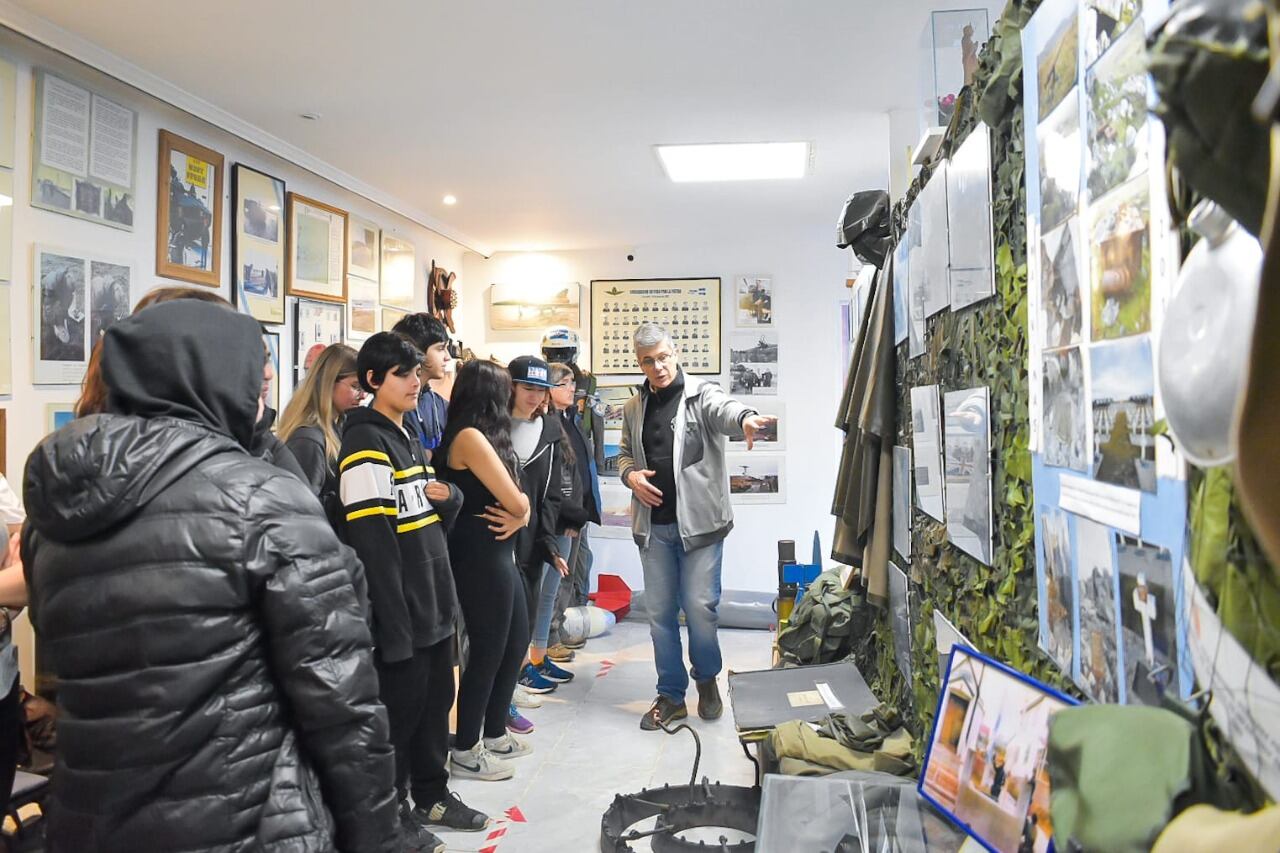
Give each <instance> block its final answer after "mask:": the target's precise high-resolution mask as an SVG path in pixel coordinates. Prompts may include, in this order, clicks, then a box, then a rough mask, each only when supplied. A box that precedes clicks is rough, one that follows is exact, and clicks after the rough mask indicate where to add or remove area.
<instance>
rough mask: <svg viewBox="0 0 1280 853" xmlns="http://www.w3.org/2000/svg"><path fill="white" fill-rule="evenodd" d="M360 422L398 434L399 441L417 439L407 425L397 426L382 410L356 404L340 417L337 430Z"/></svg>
mask: <svg viewBox="0 0 1280 853" xmlns="http://www.w3.org/2000/svg"><path fill="white" fill-rule="evenodd" d="M406 417H408V415H406ZM361 424H368V425H369V426H373V427H377V428H378V429H381V430H386V431H387V432H389V433H391V434H392V435H395V436H399V438H400V440H401V441H404V440H407V439H411V440H414V441H416V440H417V439H415V438H413V434H412V433H411V432H409V427H407V426H402V427H397V426H396V424H395V421H393V420H391V418H389V417H387V416H386V415H384V414H382V412H379V411H378V410H377V409H375V408H374V407H373V406H356V407H355V408H354V409H352V410H351V411H349V412H347V413H346V414H345V415H343V417H342V424H341V426H340V427H339V430H340V431H341V432H346V431H347V430H349V429H352V428H354V427H357V426H360V425H361ZM317 429H318V427H317ZM322 440H323V439H322Z"/></svg>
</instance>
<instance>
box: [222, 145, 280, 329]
mask: <svg viewBox="0 0 1280 853" xmlns="http://www.w3.org/2000/svg"><path fill="white" fill-rule="evenodd" d="M231 204H232V225H233V228H232V231H233V234H232V240H231V269H232V273H231V292H232V294H233V295H234V297H235V300H236V306H237V307H238V308H239V309H240V310H241V311H243V312H244V313H246V314H248V315H249V316H250V317H252V318H253V319H255V320H257V321H258V322H260V323H272V324H275V325H279V324H281V323H283V322H284V313H285V312H284V288H283V287H281V281H282V280H283V278H284V250H285V240H284V232H285V228H284V213H285V185H284V181H282V180H280V179H279V178H276V177H273V176H271V175H268V174H266V173H265V172H259V171H258V170H257V169H252V168H250V167H248V166H246V165H244V164H243V163H237V164H235V166H233V167H232V169H231Z"/></svg>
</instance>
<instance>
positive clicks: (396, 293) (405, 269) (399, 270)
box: [380, 234, 417, 329]
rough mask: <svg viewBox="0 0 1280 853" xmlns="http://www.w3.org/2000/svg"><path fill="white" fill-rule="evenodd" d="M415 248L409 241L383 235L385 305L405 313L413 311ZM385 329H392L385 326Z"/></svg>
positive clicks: (415, 266)
mask: <svg viewBox="0 0 1280 853" xmlns="http://www.w3.org/2000/svg"><path fill="white" fill-rule="evenodd" d="M414 257H415V251H414V246H413V244H412V243H410V242H409V241H408V240H401V239H400V238H399V237H392V236H391V235H389V234H383V235H382V279H381V281H382V294H381V297H380V299H381V301H382V304H383V305H393V306H395V307H396V308H400V309H403V310H405V311H411V310H413V295H414V281H415V278H414V277H415V276H416V275H417V262H416V261H415V259H414ZM383 328H384V329H389V328H391V327H390V326H385V325H384V326H383Z"/></svg>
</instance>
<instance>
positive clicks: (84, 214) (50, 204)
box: [31, 69, 138, 231]
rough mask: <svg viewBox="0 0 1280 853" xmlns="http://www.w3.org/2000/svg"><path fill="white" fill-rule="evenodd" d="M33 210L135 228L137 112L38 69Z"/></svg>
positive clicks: (33, 160) (122, 227)
mask: <svg viewBox="0 0 1280 853" xmlns="http://www.w3.org/2000/svg"><path fill="white" fill-rule="evenodd" d="M35 78H36V79H35V83H36V86H35V98H36V116H35V127H34V131H35V145H34V146H33V148H32V151H31V159H32V164H31V206H32V207H39V208H43V209H44V210H52V211H54V212H56V213H63V214H66V215H67V216H75V217H78V218H80V219H88V220H90V221H92V222H97V223H100V224H102V225H110V226H111V227H112V228H120V229H122V230H124V231H132V230H133V215H134V209H135V198H134V183H135V176H134V152H135V149H136V142H137V134H138V114H137V113H136V112H134V111H133V110H131V109H129V108H128V107H124V106H121V105H120V104H117V103H116V102H115V101H112V100H110V99H108V98H104V97H102V96H101V95H99V94H97V93H96V92H91V91H89V90H88V89H85V88H82V87H80V86H77V85H76V84H74V83H71V82H69V81H67V80H63V79H62V78H61V77H58V76H56V75H54V74H51V73H49V72H48V71H44V70H42V69H36V73H35Z"/></svg>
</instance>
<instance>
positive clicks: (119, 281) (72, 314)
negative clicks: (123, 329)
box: [31, 246, 133, 385]
mask: <svg viewBox="0 0 1280 853" xmlns="http://www.w3.org/2000/svg"><path fill="white" fill-rule="evenodd" d="M33 278H34V286H33V290H34V293H33V294H32V305H33V323H32V329H33V333H32V345H33V348H34V352H33V353H32V361H31V366H32V370H31V373H32V382H34V383H35V384H37V385H78V384H80V382H81V380H83V379H84V371H85V368H86V367H87V366H88V361H89V353H90V352H92V351H93V345H94V344H95V343H96V342H97V341H98V339H99V338H100V337H102V335H103V334H104V333H105V332H106V330H107V328H108V327H109V326H110V325H111V324H112V323H114V322H115V321H117V320H119V319H121V318H122V317H126V316H128V315H129V311H130V310H131V309H132V307H133V293H132V279H133V267H132V266H130V265H129V264H128V263H127V262H123V261H118V260H107V259H101V258H92V257H88V256H87V255H85V254H84V253H82V252H76V251H73V250H68V249H55V248H50V247H47V246H36V247H35V272H34V276H33Z"/></svg>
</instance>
